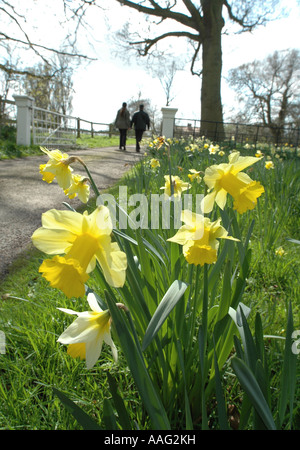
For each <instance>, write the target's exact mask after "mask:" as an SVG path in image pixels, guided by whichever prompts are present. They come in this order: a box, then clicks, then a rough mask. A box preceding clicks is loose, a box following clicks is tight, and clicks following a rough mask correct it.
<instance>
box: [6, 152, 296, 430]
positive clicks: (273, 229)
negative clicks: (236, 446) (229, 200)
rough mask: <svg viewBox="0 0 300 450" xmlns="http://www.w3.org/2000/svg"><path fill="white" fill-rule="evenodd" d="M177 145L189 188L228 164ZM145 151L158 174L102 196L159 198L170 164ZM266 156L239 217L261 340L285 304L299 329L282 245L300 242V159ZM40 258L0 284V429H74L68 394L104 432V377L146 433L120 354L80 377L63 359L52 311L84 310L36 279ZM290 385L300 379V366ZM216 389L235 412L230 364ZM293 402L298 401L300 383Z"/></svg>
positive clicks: (271, 345)
mask: <svg viewBox="0 0 300 450" xmlns="http://www.w3.org/2000/svg"><path fill="white" fill-rule="evenodd" d="M109 145H111V144H109ZM176 145H177V144H174V149H173V153H172V158H173V167H174V168H176V169H174V170H175V172H174V173H173V174H174V175H179V176H180V177H181V178H183V179H184V180H186V181H187V175H188V168H190V167H193V168H196V169H200V168H201V169H203V168H205V167H207V165H208V164H209V165H210V164H213V163H220V162H222V161H226V160H227V159H224V157H220V156H218V155H208V153H207V151H206V152H200V153H199V154H198V153H197V152H186V151H183V150H182V146H183V144H182V143H178V146H177V147H176ZM96 146H99V144H97V145H96ZM225 150H226V149H225ZM149 151H150V153H151V152H152V154H150V157H152V156H155V157H158V158H160V161H161V167H160V169H159V170H152V169H151V168H150V166H149V159H150V157H149V159H146V160H145V161H142V162H141V163H139V164H138V165H137V166H136V167H135V168H134V169H133V170H132V171H131V172H130V173H129V174H127V175H125V177H124V178H123V179H122V180H121V181H120V182H119V183H118V184H117V185H116V186H114V187H113V188H112V189H111V190H109V192H110V193H113V195H115V196H116V197H117V195H118V185H121V184H126V185H127V186H128V195H130V194H132V193H135V192H147V193H149V192H158V190H159V188H160V187H161V186H162V185H163V184H164V179H163V177H164V175H165V174H166V173H167V171H168V168H167V162H166V158H165V156H163V155H162V154H161V153H159V152H157V151H154V150H151V149H150V148H149ZM264 151H265V152H266V150H264ZM252 152H254V150H252ZM268 153H269V154H270V155H271V156H272V159H273V161H274V163H275V169H273V170H270V171H268V170H266V169H265V168H264V160H262V161H260V162H258V163H256V164H255V165H254V166H253V167H252V168H251V178H253V179H255V180H259V181H261V182H262V184H263V185H264V186H265V189H266V193H265V195H263V196H262V197H261V198H260V199H259V204H258V206H257V208H255V210H253V211H251V212H249V213H246V214H245V215H243V216H241V217H240V219H239V220H240V222H239V225H240V227H241V229H243V230H247V229H248V227H249V224H250V222H251V221H252V219H253V218H254V219H255V225H254V229H253V233H252V236H251V242H250V247H251V252H252V256H251V269H250V273H249V276H248V278H247V284H246V288H245V292H244V295H243V300H242V301H243V303H245V304H246V305H248V306H249V307H251V309H252V311H253V313H251V320H250V322H251V325H253V320H254V319H253V318H254V317H255V313H256V312H259V313H260V314H261V318H262V324H263V332H264V334H266V335H277V336H280V337H282V336H284V332H285V328H286V318H287V310H288V303H289V302H290V301H291V303H292V306H293V314H294V322H295V323H294V325H295V327H294V328H295V329H300V322H299V317H300V297H299V292H300V281H299V280H300V276H299V273H300V270H299V269H300V262H299V257H298V255H299V245H297V244H294V243H292V242H290V241H288V239H289V238H293V239H297V240H299V239H300V234H299V229H300V227H299V225H300V223H299V216H300V215H299V185H298V182H297V180H298V179H299V170H300V164H299V159H297V158H294V157H293V158H290V155H289V153H287V152H282V151H280V156H281V158H282V159H281V160H279V159H277V158H275V156H274V153H272V149H270V148H269V149H268ZM245 154H251V151H249V149H247V150H245ZM222 158H223V159H222ZM193 189H197V186H195V185H194V186H193ZM93 206H94V200H92V201H91V202H90V203H89V205H88V209H93ZM161 242H162V241H161ZM278 247H283V249H284V251H285V253H284V254H283V255H282V256H280V255H277V254H276V249H278ZM43 256H44V255H42V254H41V253H40V252H38V251H37V250H35V249H32V250H30V251H29V252H27V253H24V254H23V255H22V256H21V257H20V258H19V259H18V260H17V261H16V262H15V263H14V264H13V265H12V267H11V269H10V272H9V274H8V275H7V276H6V277H5V279H4V280H3V281H2V282H1V286H0V296H1V300H0V330H1V331H3V332H4V333H5V337H6V353H5V354H0V429H12V430H14V429H45V430H47V429H48V430H50V429H60V430H62V429H80V428H81V427H80V426H79V425H78V423H77V422H76V421H75V420H74V419H73V418H72V416H71V415H70V414H69V413H68V412H67V411H66V410H65V408H64V407H63V405H62V404H61V403H60V401H59V400H58V398H57V397H55V396H54V395H53V392H52V387H56V388H57V389H59V390H60V391H62V392H64V393H66V394H67V395H68V397H69V398H71V399H72V400H73V401H75V402H76V404H77V405H79V406H80V407H81V408H82V409H84V411H85V412H87V413H88V414H89V415H90V416H91V417H92V418H94V419H95V420H96V421H97V422H98V423H99V424H100V426H101V425H103V404H104V399H106V398H108V399H111V393H110V391H109V387H108V382H107V375H106V372H109V373H110V374H112V375H113V376H114V377H115V379H116V380H117V383H118V387H119V389H120V391H121V394H122V397H123V399H124V401H125V405H126V407H127V410H128V412H129V415H130V418H131V419H132V420H135V421H136V423H137V424H138V425H139V426H140V427H141V428H144V427H145V428H147V426H148V422H147V416H146V415H145V412H144V409H143V407H142V406H141V403H140V398H139V395H138V393H137V390H136V386H135V383H134V382H133V379H132V376H131V373H130V371H129V369H128V367H127V364H126V361H125V358H124V355H123V353H122V351H120V352H119V356H120V359H119V363H118V364H115V363H114V362H113V360H112V357H111V354H110V351H109V350H107V348H106V347H104V350H103V352H102V354H101V358H100V360H99V362H98V363H97V364H96V365H95V367H94V368H93V369H92V370H91V371H87V370H86V369H85V365H84V363H83V362H80V361H77V360H73V359H71V358H69V357H68V355H67V353H66V348H65V347H63V346H61V345H60V344H58V343H57V338H58V336H59V335H60V334H61V333H62V331H63V330H64V329H65V328H66V326H67V325H68V324H69V323H71V321H72V319H71V318H69V316H66V315H65V314H63V313H62V312H60V311H59V310H58V309H57V308H58V307H65V308H72V309H74V310H78V311H80V310H82V308H83V307H84V306H83V305H84V304H83V303H82V299H72V300H68V299H67V298H66V297H65V296H64V295H63V293H61V292H59V291H57V290H55V289H51V288H50V287H49V285H48V283H47V282H46V281H45V280H44V279H43V278H42V277H41V276H40V274H39V273H38V268H39V265H40V261H41V259H42V258H43ZM89 286H90V287H91V288H92V289H94V290H95V292H96V293H97V292H98V293H99V294H102V291H101V289H100V288H99V287H98V284H97V279H96V277H95V276H94V275H92V276H91V279H90V280H89ZM217 294H218V292H216V295H217ZM266 351H267V353H268V355H269V364H270V369H271V374H272V383H273V384H272V386H273V387H272V389H273V391H272V393H273V402H275V399H276V398H277V397H278V395H279V393H278V389H277V386H278V377H279V375H278V374H279V373H280V369H281V366H282V344H281V341H280V340H276V339H273V338H270V339H269V340H268V341H266ZM298 361H299V358H298ZM187 375H188V374H187ZM297 379H298V381H299V379H300V367H299V364H298V372H297ZM223 383H225V393H226V401H227V402H228V403H230V404H231V405H236V407H237V408H239V407H240V404H241V390H240V387H239V386H238V383H237V381H236V378H235V377H234V376H233V373H232V370H231V369H230V367H229V363H228V366H227V364H226V368H225V372H224V375H223ZM297 398H298V399H300V387H299V382H298V383H297ZM298 401H299V400H298ZM214 402H215V398H213V399H212V400H211V403H210V408H211V411H210V414H211V415H210V420H211V426H212V427H213V424H214V423H215V422H216V423H217V417H216V413H215V412H214V409H215V403H214ZM176 415H177V414H175V417H174V420H176ZM298 416H299V413H298ZM297 421H298V422H299V417H297V416H296V418H295V424H296V425H295V426H296V428H298V429H299V428H300V425H299V423H298V422H297Z"/></svg>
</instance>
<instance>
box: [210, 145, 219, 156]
mask: <svg viewBox="0 0 300 450" xmlns="http://www.w3.org/2000/svg"><path fill="white" fill-rule="evenodd" d="M219 149H220V147H219V146H218V145H210V146H209V149H208V151H209V153H210V155H214V154H215V153H217V152H218V151H219Z"/></svg>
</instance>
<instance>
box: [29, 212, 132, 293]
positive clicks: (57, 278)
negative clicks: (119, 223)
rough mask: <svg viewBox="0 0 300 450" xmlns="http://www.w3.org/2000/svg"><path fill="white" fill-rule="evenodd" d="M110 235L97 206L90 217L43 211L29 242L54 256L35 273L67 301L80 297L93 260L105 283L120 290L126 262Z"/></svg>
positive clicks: (109, 222) (106, 219) (107, 222)
mask: <svg viewBox="0 0 300 450" xmlns="http://www.w3.org/2000/svg"><path fill="white" fill-rule="evenodd" d="M111 233H112V220H111V217H110V213H109V210H108V208H107V207H106V206H102V205H101V206H98V207H97V208H96V209H95V211H93V212H92V213H91V214H90V215H88V213H87V212H85V213H83V214H80V213H78V212H73V211H57V210H55V209H52V210H50V211H47V212H46V213H44V214H43V215H42V227H41V228H38V229H37V230H36V231H35V232H34V233H33V235H32V241H33V244H34V245H35V247H37V248H38V249H39V250H41V251H42V252H44V253H46V254H48V255H56V256H54V257H53V258H52V259H46V260H45V261H43V263H42V265H41V266H40V268H39V272H41V273H42V274H43V277H44V278H46V279H47V280H48V281H49V282H50V284H51V286H52V287H55V288H57V289H61V290H62V291H63V292H64V293H65V294H66V296H67V297H69V298H70V297H82V296H83V295H84V294H85V287H84V283H85V282H86V281H87V279H88V278H89V276H88V273H90V272H91V271H92V270H93V269H94V268H95V264H96V260H97V261H98V262H99V264H100V266H101V268H102V270H103V274H104V277H105V279H106V281H107V282H108V283H109V284H110V285H111V286H114V287H121V286H123V284H124V283H125V272H126V268H127V259H126V255H125V253H123V252H122V251H120V248H119V246H118V244H117V243H115V242H112V241H111ZM62 254H63V255H64V256H59V255H62Z"/></svg>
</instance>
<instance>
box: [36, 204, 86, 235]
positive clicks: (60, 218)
mask: <svg viewBox="0 0 300 450" xmlns="http://www.w3.org/2000/svg"><path fill="white" fill-rule="evenodd" d="M82 221H83V215H82V214H80V213H77V212H74V211H58V210H57V209H50V210H49V211H47V212H45V213H44V214H42V226H43V228H47V229H53V230H68V231H70V232H71V233H74V234H80V233H81V230H82Z"/></svg>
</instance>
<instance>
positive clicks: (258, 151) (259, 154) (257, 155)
mask: <svg viewBox="0 0 300 450" xmlns="http://www.w3.org/2000/svg"><path fill="white" fill-rule="evenodd" d="M263 156H264V155H263V153H262V152H261V150H257V152H256V153H255V157H256V158H262V157H263Z"/></svg>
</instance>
